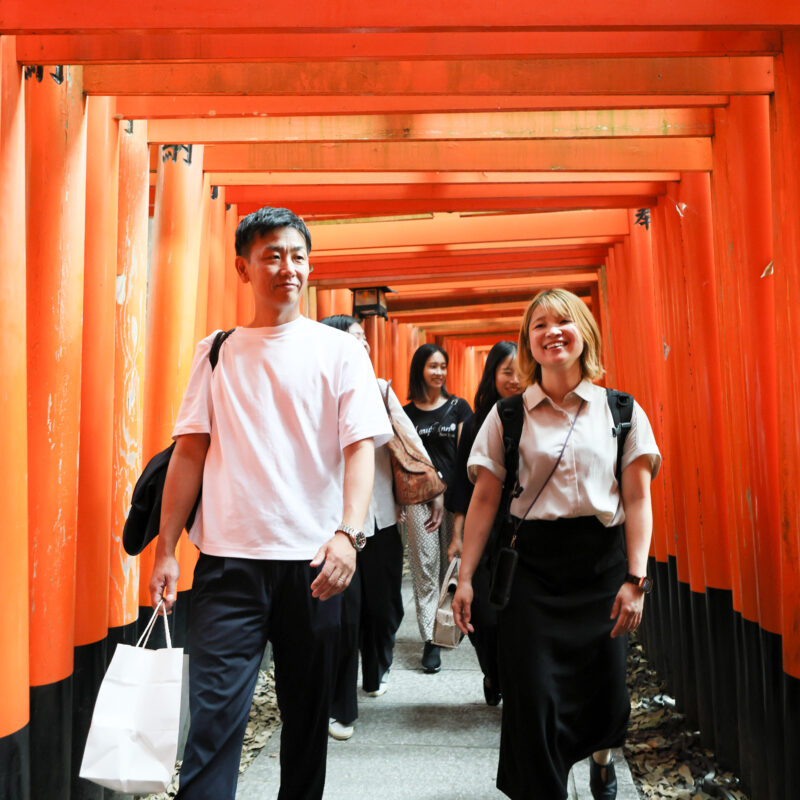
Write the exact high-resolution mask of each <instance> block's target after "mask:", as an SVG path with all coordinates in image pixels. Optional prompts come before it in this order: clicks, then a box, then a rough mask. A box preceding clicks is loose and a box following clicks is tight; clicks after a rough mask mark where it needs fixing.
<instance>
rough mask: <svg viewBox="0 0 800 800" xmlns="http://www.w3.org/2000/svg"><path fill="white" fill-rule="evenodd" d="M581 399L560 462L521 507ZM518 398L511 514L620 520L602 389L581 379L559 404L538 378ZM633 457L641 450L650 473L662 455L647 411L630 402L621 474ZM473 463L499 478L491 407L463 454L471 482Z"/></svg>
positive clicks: (499, 435) (498, 432) (498, 442)
mask: <svg viewBox="0 0 800 800" xmlns="http://www.w3.org/2000/svg"><path fill="white" fill-rule="evenodd" d="M581 400H586V405H585V406H584V408H583V411H581V414H580V416H579V417H578V421H577V422H576V423H575V429H574V430H573V432H572V436H571V437H570V439H569V441H568V442H567V447H566V449H565V450H564V455H563V457H562V459H561V463H560V464H559V465H558V468H557V469H556V471H555V473H554V474H553V477H552V478H551V479H550V482H549V483H548V484H547V486H546V487H545V489H544V491H543V492H542V494H541V497H539V499H538V500H537V501H536V504H535V505H534V506H533V508H531V509H530V511H529V512H528V513H527V514H526V511H527V510H528V507H529V506H530V504H531V501H532V500H533V498H534V497H535V496H536V493H537V492H538V491H539V489H540V488H541V486H542V484H543V483H544V482H545V480H546V479H547V476H548V475H549V474H550V470H552V469H553V465H554V464H555V463H556V459H557V458H558V454H559V453H560V452H561V448H562V447H563V445H564V439H565V438H566V436H567V433H568V432H569V428H570V425H571V424H572V420H573V419H574V418H575V414H576V413H577V411H578V408H579V407H580V404H581ZM523 405H524V407H525V416H524V421H523V426H522V437H521V438H520V443H519V458H520V463H519V483H520V485H521V486H522V487H523V488H522V494H521V495H520V496H519V497H517V498H515V499H514V500H512V501H511V513H512V514H513V515H514V516H516V517H522V516H523V515H525V518H526V519H542V520H547V519H559V518H561V517H584V516H596V517H597V518H598V519H599V520H600V522H602V524H603V525H605V526H606V527H609V526H611V525H619V524H620V523H622V522H624V521H625V511H624V509H623V507H622V502H621V499H620V494H619V488H618V486H617V481H616V478H615V477H614V470H615V468H616V461H617V440H616V438H615V437H614V436H613V434H612V428H613V427H614V422H613V419H612V417H611V410H610V409H609V407H608V400H607V397H606V390H605V389H604V388H603V387H602V386H596V385H595V384H593V383H592V382H591V381H589V380H583V381H581V382H580V383H579V384H578V385H577V386H576V387H575V389H574V390H573V391H572V392H570V393H569V394H568V395H567V396H566V397H565V398H564V403H563V407H559V406H557V405H555V403H553V401H552V400H551V399H550V398H549V397H548V396H547V395H546V394H545V393H544V392H543V391H542V388H541V387H540V386H539V384H533V385H531V386H529V387H528V388H527V389H526V390H525V392H524V393H523ZM640 456H647V457H648V459H649V461H650V472H651V475H652V477H653V478H655V476H656V474H657V473H658V469H659V467H660V466H661V454H660V453H659V450H658V446H657V445H656V441H655V437H654V436H653V429H652V428H651V427H650V421H649V420H648V419H647V415H646V414H645V413H644V411H643V410H642V408H641V407H640V406H639V404H638V403H636V402H634V408H633V418H632V419H631V429H630V431H629V433H628V437H627V439H626V440H625V448H624V450H623V455H622V471H623V474H624V472H625V468H626V467H627V466H628V465H629V464H631V463H632V462H633V461H635V460H636V459H637V458H639V457H640ZM480 467H485V468H486V469H488V470H489V471H490V472H491V473H492V474H493V475H494V476H495V477H496V478H497V479H498V480H500V481H503V480H504V479H505V476H506V469H505V461H504V457H503V426H502V423H501V422H500V417H499V415H498V413H497V408H496V407H495V408H493V409H492V410H491V412H490V413H489V415H488V416H487V417H486V421H485V422H484V423H483V425H482V426H481V429H480V431H478V435H477V437H476V438H475V444H473V446H472V451H471V452H470V456H469V460H468V461H467V472H468V474H469V477H470V480H471V481H472V482H473V483H474V482H475V480H476V478H477V475H478V470H479V468H480Z"/></svg>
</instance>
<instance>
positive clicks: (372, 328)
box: [338, 311, 381, 375]
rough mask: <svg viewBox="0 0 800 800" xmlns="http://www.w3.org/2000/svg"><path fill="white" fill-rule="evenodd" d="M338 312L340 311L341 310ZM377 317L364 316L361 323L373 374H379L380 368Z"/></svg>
mask: <svg viewBox="0 0 800 800" xmlns="http://www.w3.org/2000/svg"><path fill="white" fill-rule="evenodd" d="M338 313H340V314H341V313H342V312H341V311H340V312H338ZM378 322H379V319H378V317H374V316H373V317H366V318H365V319H364V320H363V322H362V325H363V327H364V333H366V334H367V342H368V343H369V360H370V361H371V362H372V368H373V369H374V370H375V374H376V375H379V372H378V370H379V368H380V350H381V343H380V339H379V334H378Z"/></svg>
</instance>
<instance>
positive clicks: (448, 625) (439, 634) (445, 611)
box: [431, 558, 464, 647]
mask: <svg viewBox="0 0 800 800" xmlns="http://www.w3.org/2000/svg"><path fill="white" fill-rule="evenodd" d="M460 565H461V559H460V558H454V559H453V560H452V561H451V562H450V566H449V567H448V568H447V574H446V575H445V576H444V581H443V582H442V591H441V592H440V593H439V605H438V606H437V608H436V617H435V618H434V621H433V639H431V641H432V642H433V644H437V645H439V647H458V645H459V644H460V642H461V640H462V639H463V638H464V634H463V633H462V632H461V631H460V629H459V627H458V625H456V621H455V619H454V618H453V595H454V594H455V593H456V588H457V587H458V568H459V566H460Z"/></svg>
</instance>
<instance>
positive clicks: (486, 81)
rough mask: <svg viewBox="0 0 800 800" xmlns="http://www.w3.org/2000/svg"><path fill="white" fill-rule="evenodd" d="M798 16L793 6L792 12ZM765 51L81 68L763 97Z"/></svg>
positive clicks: (381, 84)
mask: <svg viewBox="0 0 800 800" xmlns="http://www.w3.org/2000/svg"><path fill="white" fill-rule="evenodd" d="M798 15H799V16H800V12H798ZM772 79H773V75H772V58H771V57H770V56H735V57H730V56H682V57H677V58H646V57H645V58H529V59H507V60H489V59H470V60H463V61H454V60H450V61H448V60H436V61H433V60H425V61H412V60H406V61H359V62H348V61H333V62H313V61H310V62H302V63H294V62H277V63H272V64H237V63H225V64H212V63H198V64H110V65H95V66H87V67H85V68H84V91H85V92H86V93H87V94H112V95H131V94H133V95H202V94H221V95H224V94H239V95H249V94H256V93H263V94H276V95H290V96H292V97H298V96H307V95H335V96H343V95H359V94H372V95H406V94H411V95H415V94H419V95H437V94H438V95H448V96H453V95H460V94H466V95H469V94H485V95H494V94H506V95H517V94H518V95H537V94H538V95H552V94H601V95H614V94H634V95H635V94H646V95H653V94H701V95H702V94H714V95H717V94H767V93H769V92H771V91H772V89H773V80H772Z"/></svg>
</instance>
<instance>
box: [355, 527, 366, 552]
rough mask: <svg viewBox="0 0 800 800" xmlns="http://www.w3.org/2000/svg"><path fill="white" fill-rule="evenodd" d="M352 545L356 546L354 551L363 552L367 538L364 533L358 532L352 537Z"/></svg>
mask: <svg viewBox="0 0 800 800" xmlns="http://www.w3.org/2000/svg"><path fill="white" fill-rule="evenodd" d="M353 544H354V545H355V546H356V550H363V549H364V547H366V544H367V536H366V534H365V533H364V531H359V532H358V533H357V534H356V535H355V536H353Z"/></svg>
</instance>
